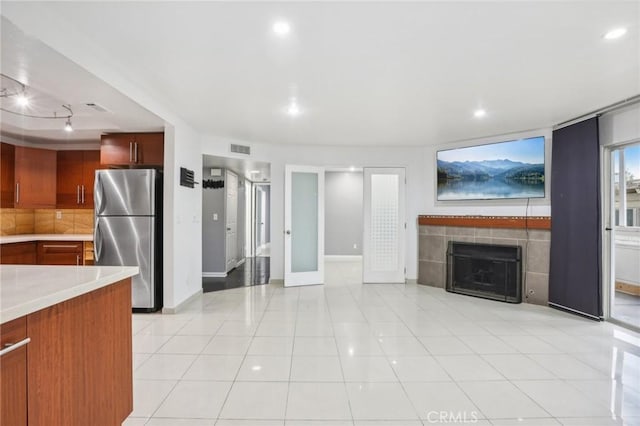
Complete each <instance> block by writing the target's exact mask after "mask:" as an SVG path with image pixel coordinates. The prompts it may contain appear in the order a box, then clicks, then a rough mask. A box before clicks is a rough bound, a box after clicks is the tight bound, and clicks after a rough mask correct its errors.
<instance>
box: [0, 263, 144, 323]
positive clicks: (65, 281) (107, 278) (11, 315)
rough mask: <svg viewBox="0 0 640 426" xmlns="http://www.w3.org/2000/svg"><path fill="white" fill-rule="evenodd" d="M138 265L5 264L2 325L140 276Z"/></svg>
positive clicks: (0, 275) (0, 281) (0, 272)
mask: <svg viewBox="0 0 640 426" xmlns="http://www.w3.org/2000/svg"><path fill="white" fill-rule="evenodd" d="M138 271H139V268H138V267H137V266H80V267H78V266H46V265H41V266H40V265H3V266H2V267H1V268H0V324H4V323H5V322H8V321H11V320H13V319H16V318H19V317H22V316H25V315H29V314H31V313H34V312H36V311H39V310H41V309H44V308H48V307H50V306H53V305H55V304H58V303H60V302H64V301H66V300H69V299H72V298H74V297H77V296H81V295H84V294H87V293H89V292H92V291H94V290H97V289H100V288H102V287H106V286H109V285H111V284H113V283H116V282H118V281H121V280H124V279H126V278H130V277H132V276H134V275H137V274H138Z"/></svg>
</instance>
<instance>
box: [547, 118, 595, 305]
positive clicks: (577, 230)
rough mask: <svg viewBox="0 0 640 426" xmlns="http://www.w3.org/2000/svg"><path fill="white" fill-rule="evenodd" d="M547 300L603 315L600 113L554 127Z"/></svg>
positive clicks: (553, 303)
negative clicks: (574, 122)
mask: <svg viewBox="0 0 640 426" xmlns="http://www.w3.org/2000/svg"><path fill="white" fill-rule="evenodd" d="M551 161H552V164H551V265H550V272H549V304H550V305H552V306H555V307H559V308H563V309H568V310H571V311H575V312H578V313H582V314H584V315H587V316H590V317H601V316H602V298H601V288H602V285H601V284H602V283H601V281H602V278H601V263H602V257H601V243H600V232H601V229H600V226H601V221H600V145H599V140H598V118H597V117H596V118H592V119H590V120H585V121H582V122H580V123H577V124H574V125H571V126H568V127H564V128H562V129H559V130H556V131H554V132H553V149H552V158H551Z"/></svg>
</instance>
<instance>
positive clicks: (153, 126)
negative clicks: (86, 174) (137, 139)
mask: <svg viewBox="0 0 640 426" xmlns="http://www.w3.org/2000/svg"><path fill="white" fill-rule="evenodd" d="M0 27H1V28H0V34H1V35H2V39H1V40H2V42H1V46H2V53H1V62H0V70H1V72H2V74H4V75H6V76H9V77H11V78H13V79H16V80H18V81H20V82H22V83H23V84H25V85H26V86H27V94H28V97H29V100H30V103H29V106H28V107H27V108H25V109H21V108H19V107H17V106H16V105H15V99H14V98H11V97H9V98H0V106H1V107H2V108H5V109H8V110H10V111H14V112H21V111H24V112H25V113H26V114H30V115H39V116H53V115H58V116H67V115H68V112H67V111H66V110H65V109H64V108H63V107H62V105H63V104H65V105H70V106H71V109H72V111H73V117H72V118H71V121H72V124H73V128H74V131H73V132H65V131H64V124H65V119H35V118H28V117H23V116H20V115H17V114H11V113H7V112H5V111H2V114H1V115H0V125H1V129H0V130H1V134H2V135H4V136H9V137H11V138H13V139H25V140H28V141H30V142H36V143H38V142H41V143H48V142H49V143H51V142H53V143H55V142H58V143H59V142H62V141H69V142H96V141H99V140H100V135H101V134H102V133H107V132H124V131H159V130H163V129H164V121H163V120H161V119H160V118H159V117H157V116H155V115H154V114H152V113H150V112H149V111H147V110H146V109H144V108H142V107H140V106H139V105H138V104H137V103H135V102H133V101H132V100H131V99H129V98H128V97H126V96H124V95H123V94H122V93H120V92H118V91H116V90H115V89H113V88H112V87H110V86H109V85H107V84H105V83H104V82H103V81H101V80H99V79H97V78H96V77H94V76H93V75H92V74H90V73H88V72H87V71H85V70H84V69H82V68H81V67H79V66H78V65H77V64H75V63H73V62H71V61H70V60H68V59H67V58H65V57H64V56H62V55H61V54H59V53H58V52H56V51H54V50H53V49H51V48H49V47H48V46H46V45H44V44H43V43H42V42H40V41H38V40H35V39H33V38H31V37H28V36H27V35H25V34H24V33H23V32H22V31H21V30H20V29H18V28H17V27H16V26H15V25H13V24H12V23H11V22H9V21H8V20H6V19H4V18H3V19H2V21H1V23H0ZM2 84H3V87H7V86H9V85H11V84H13V87H15V83H12V82H11V80H9V79H7V78H2ZM13 87H12V88H13ZM18 87H19V86H18ZM87 103H95V104H98V105H100V106H102V107H103V108H104V109H106V110H107V111H106V112H99V111H96V110H95V109H94V108H92V107H89V106H87V105H86V104H87Z"/></svg>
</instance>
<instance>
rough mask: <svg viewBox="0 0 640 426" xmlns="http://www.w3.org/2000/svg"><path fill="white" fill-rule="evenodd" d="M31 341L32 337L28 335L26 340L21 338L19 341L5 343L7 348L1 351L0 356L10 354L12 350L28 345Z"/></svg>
mask: <svg viewBox="0 0 640 426" xmlns="http://www.w3.org/2000/svg"><path fill="white" fill-rule="evenodd" d="M30 341H31V338H30V337H27V338H26V339H24V340H20V341H19V342H18V343H5V345H4V346H5V348H4V349H3V350H1V351H0V356H4V355H6V354H8V353H9V352H11V351H15V350H16V349H19V348H21V347H23V346H25V345H27V344H28V343H29V342H30Z"/></svg>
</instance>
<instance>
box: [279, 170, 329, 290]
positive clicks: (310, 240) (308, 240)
mask: <svg viewBox="0 0 640 426" xmlns="http://www.w3.org/2000/svg"><path fill="white" fill-rule="evenodd" d="M284 204H285V208H284V233H285V235H284V285H285V287H290V286H301V285H313V284H324V168H322V167H311V166H294V165H286V166H285V185H284Z"/></svg>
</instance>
